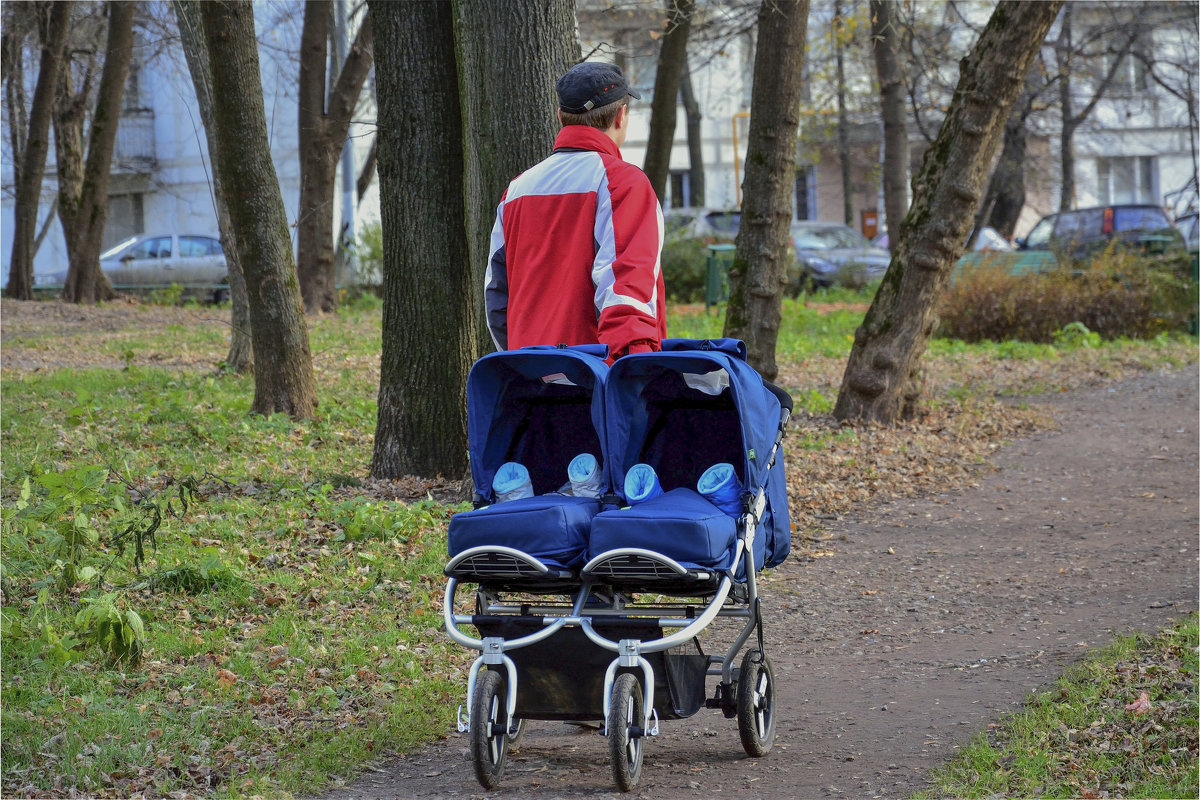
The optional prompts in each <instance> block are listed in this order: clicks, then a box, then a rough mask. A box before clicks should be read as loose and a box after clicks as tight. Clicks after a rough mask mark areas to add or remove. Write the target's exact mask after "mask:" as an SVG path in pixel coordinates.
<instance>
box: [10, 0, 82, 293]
mask: <svg viewBox="0 0 1200 800" xmlns="http://www.w3.org/2000/svg"><path fill="white" fill-rule="evenodd" d="M39 11H41V12H42V13H41V14H40V15H39V16H42V17H44V18H45V24H44V25H40V26H39V27H41V28H42V56H41V61H40V63H39V65H38V77H37V85H36V87H35V88H34V91H33V105H32V107H31V108H30V110H29V122H28V128H27V129H26V131H25V135H24V137H23V141H24V145H25V146H24V150H23V152H18V151H17V150H15V149H14V151H13V163H14V167H15V170H14V171H15V172H16V178H17V197H16V204H15V211H16V214H15V219H14V221H13V246H12V258H11V260H10V261H9V273H8V286H7V287H5V293H6V294H7V295H8V296H9V297H12V298H16V299H18V300H32V299H33V255H34V252H35V250H36V248H35V244H34V242H35V239H36V233H37V212H38V200H39V198H40V197H41V193H42V174H43V172H44V171H45V168H46V154H47V151H48V150H49V143H50V121H51V118H52V117H53V112H54V97H55V93H56V92H57V90H58V73H59V70H60V69H62V62H63V57H64V48H65V47H66V43H67V27H68V24H69V22H70V20H71V3H70V2H59V3H50V4H47V5H46V6H42V7H41V8H40V9H39ZM5 35H6V36H7V35H8V34H7V32H6V34H5ZM10 41H11V40H6V45H7V44H8V43H9V42H10ZM6 50H7V52H6V53H5V55H6V59H5V60H6V61H9V62H10V63H11V62H17V63H19V61H20V53H19V52H16V53H13V52H12V50H18V51H19V45H13V46H11V47H10V48H6ZM21 74H22V73H21V72H20V71H17V78H18V80H19V79H20V77H21ZM8 77H9V78H10V80H11V77H12V73H11V72H10V73H9V75H8ZM18 107H19V108H20V109H21V110H22V111H23V110H24V103H23V101H21V100H16V99H15V98H14V97H13V96H12V95H9V115H10V117H9V119H10V122H14V124H19V123H16V122H15V120H14V117H17V116H18V115H17V114H15V113H14V112H15V111H17V108H18ZM21 127H24V126H21ZM18 138H21V137H19V133H18V134H17V135H14V136H13V137H12V139H13V144H14V145H16V144H17V143H18V142H17V140H18Z"/></svg>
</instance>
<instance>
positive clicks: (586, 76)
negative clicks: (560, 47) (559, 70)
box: [554, 61, 642, 114]
mask: <svg viewBox="0 0 1200 800" xmlns="http://www.w3.org/2000/svg"><path fill="white" fill-rule="evenodd" d="M554 88H556V89H558V107H559V108H561V109H562V110H563V111H566V112H567V113H569V114H584V113H586V112H588V111H591V110H592V109H593V108H599V107H600V106H606V105H608V104H609V103H615V102H617V101H618V100H624V99H625V98H626V97H627V96H628V97H636V98H637V99H638V100H641V99H642V96H641V95H640V94H638V93H637V92H635V91H633V90H632V89H630V88H629V84H628V83H626V81H625V76H624V75H623V74H622V73H621V68H620V67H618V66H617V65H616V64H604V63H601V62H599V61H584V62H583V63H582V64H576V65H575V66H573V67H571V69H569V70H567V73H566V74H565V75H563V76H562V77H561V78H559V79H558V82H557V83H556V84H555V85H554Z"/></svg>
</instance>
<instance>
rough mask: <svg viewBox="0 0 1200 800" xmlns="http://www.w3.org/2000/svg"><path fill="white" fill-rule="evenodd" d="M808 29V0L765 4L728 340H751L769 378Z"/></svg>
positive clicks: (751, 350)
mask: <svg viewBox="0 0 1200 800" xmlns="http://www.w3.org/2000/svg"><path fill="white" fill-rule="evenodd" d="M807 27H808V0H763V3H762V6H761V8H760V9H759V12H758V42H757V46H756V47H755V55H754V88H753V91H752V94H751V98H750V109H751V112H750V132H749V141H748V142H747V146H746V180H745V184H744V185H745V195H744V197H743V202H742V224H741V227H740V228H739V229H738V234H737V240H736V245H737V254H736V255H735V257H734V260H733V266H732V267H731V268H730V270H729V306H728V309H727V311H726V313H725V335H726V336H730V337H733V338H736V339H742V340H743V341H745V342H746V348H747V351H748V356H749V361H750V364H751V365H752V366H753V367H754V368H755V369H757V370H758V371H759V372H760V373H762V376H763V377H764V378H766V379H767V380H774V378H775V375H776V373H777V372H778V368H777V366H776V364H775V343H776V340H777V339H778V337H779V319H780V316H781V311H780V309H781V301H782V298H783V285H784V283H785V282H786V281H787V270H786V261H787V259H788V228H789V227H790V225H791V221H792V192H793V191H794V188H795V187H794V184H795V180H796V134H797V129H798V127H799V122H800V99H801V94H802V88H803V73H804V53H805V32H806V29H807Z"/></svg>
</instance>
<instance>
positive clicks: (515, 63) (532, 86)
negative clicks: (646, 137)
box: [380, 0, 579, 355]
mask: <svg viewBox="0 0 1200 800" xmlns="http://www.w3.org/2000/svg"><path fill="white" fill-rule="evenodd" d="M454 13H455V17H456V20H455V29H456V30H457V31H458V41H457V56H458V70H459V73H460V74H461V75H462V76H463V86H462V95H461V107H462V125H463V129H462V137H463V141H464V143H465V144H464V151H463V158H464V159H465V176H464V180H465V185H464V188H465V192H466V199H465V204H466V236H467V247H468V253H469V258H470V268H471V276H472V277H471V284H470V295H469V297H470V300H471V305H470V309H471V314H472V315H473V316H472V320H473V322H474V323H475V324H476V326H477V328H476V330H477V334H476V337H477V338H476V342H477V344H478V347H479V352H478V355H483V354H484V353H489V352H491V351H492V349H493V348H492V337H491V335H490V334H489V333H488V330H487V324H486V321H485V320H484V315H483V275H484V271H485V270H486V268H487V259H488V251H489V245H490V242H491V232H492V225H493V223H495V221H496V206H497V205H498V204H499V202H500V196H501V195H502V194H503V193H504V190H505V188H506V187H507V186H508V182H509V181H511V180H512V179H513V178H515V177H516V176H517V175H519V174H520V173H522V172H524V171H525V170H526V169H528V168H529V167H531V166H533V165H534V164H536V163H537V162H539V161H541V160H542V159H543V158H545V157H546V156H548V155H550V150H551V148H552V147H553V146H554V137H555V135H556V134H557V133H558V127H559V126H558V122H557V121H556V119H555V109H557V108H558V94H557V93H556V92H555V89H554V83H555V81H556V80H558V77H559V76H560V75H562V74H563V73H564V72H566V71H567V70H568V69H570V68H571V67H572V66H573V65H574V64H575V63H577V62H578V61H579V44H578V42H577V41H576V39H575V3H574V2H573V0H548V1H547V0H454ZM501 97H503V98H505V101H504V105H505V108H506V111H505V112H504V113H498V112H497V105H496V103H497V98H501ZM380 160H381V161H382V155H381V156H380ZM431 174H436V173H431ZM419 177H421V178H422V179H424V178H425V176H424V175H421V176H419ZM422 183H423V181H422ZM417 185H421V184H417ZM460 202H461V201H460Z"/></svg>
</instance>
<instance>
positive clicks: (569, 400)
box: [467, 347, 609, 502]
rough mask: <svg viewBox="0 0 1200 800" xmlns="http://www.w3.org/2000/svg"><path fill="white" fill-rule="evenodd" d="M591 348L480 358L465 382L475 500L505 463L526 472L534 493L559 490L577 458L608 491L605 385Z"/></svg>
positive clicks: (488, 497)
mask: <svg viewBox="0 0 1200 800" xmlns="http://www.w3.org/2000/svg"><path fill="white" fill-rule="evenodd" d="M593 351H594V348H587V347H582V348H558V347H527V348H522V349H520V350H505V351H501V352H498V353H491V354H489V355H486V356H484V357H483V358H480V359H479V360H478V361H476V362H475V365H474V366H473V367H471V372H470V374H469V375H468V376H467V439H468V442H469V448H470V455H471V477H472V479H473V480H474V481H475V492H476V496H477V499H478V500H481V501H483V502H494V501H495V499H496V498H495V496H494V492H493V491H492V480H493V479H494V478H495V476H496V472H497V470H499V469H500V467H501V466H502V465H503V464H505V463H507V462H516V463H518V464H521V465H523V466H524V467H525V468H526V469H527V470H528V471H529V477H530V480H531V482H532V484H533V491H534V494H546V493H548V492H555V491H558V490H559V489H561V488H562V487H563V486H564V485H567V484H568V482H569V476H568V466H569V465H570V463H571V461H572V459H574V458H575V457H576V456H578V455H580V454H581V453H591V454H592V455H593V456H595V457H596V460H597V462H598V463H599V469H600V475H599V482H600V485H601V486H605V487H607V486H608V485H609V471H608V458H607V457H606V453H605V443H604V433H603V432H604V422H605V411H604V397H603V386H604V380H605V375H606V373H607V372H608V366H607V365H606V364H605V363H604V361H603V359H602V357H600V356H598V355H596V354H594V352H593Z"/></svg>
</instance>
